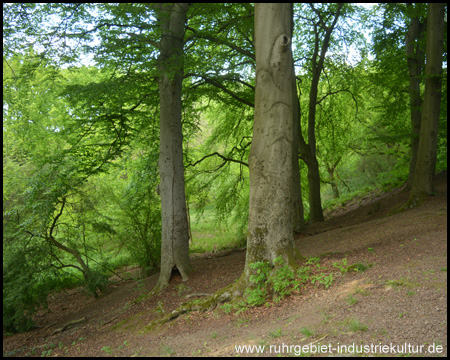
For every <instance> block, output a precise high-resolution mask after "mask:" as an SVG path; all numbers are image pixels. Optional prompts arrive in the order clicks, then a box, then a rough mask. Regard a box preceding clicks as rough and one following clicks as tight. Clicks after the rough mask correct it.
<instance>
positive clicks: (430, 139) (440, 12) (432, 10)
mask: <svg viewBox="0 0 450 360" xmlns="http://www.w3.org/2000/svg"><path fill="white" fill-rule="evenodd" d="M444 13H445V4H442V3H441V4H436V3H430V4H429V5H428V19H427V46H426V55H427V61H426V67H425V76H426V79H425V96H424V103H423V112H422V121H421V126H420V139H419V150H418V153H417V162H416V168H415V170H414V178H413V183H412V188H411V195H410V197H409V200H408V202H407V204H406V206H410V207H414V206H418V205H420V204H422V203H423V202H424V201H425V198H426V197H427V196H428V195H431V194H432V193H433V177H434V171H435V168H436V151H437V137H438V125H439V113H440V106H441V85H442V60H443V59H442V53H443V35H444V26H445V25H444Z"/></svg>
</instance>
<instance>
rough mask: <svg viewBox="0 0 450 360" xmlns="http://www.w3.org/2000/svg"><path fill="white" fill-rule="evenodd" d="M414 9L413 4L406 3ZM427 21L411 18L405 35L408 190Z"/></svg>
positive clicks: (414, 157) (414, 158) (414, 159)
mask: <svg viewBox="0 0 450 360" xmlns="http://www.w3.org/2000/svg"><path fill="white" fill-rule="evenodd" d="M406 6H407V7H408V8H409V9H410V11H411V9H412V7H413V5H412V4H406ZM425 28H426V22H420V20H419V18H418V17H413V18H412V19H411V24H410V26H409V29H408V32H407V34H406V37H405V49H406V57H407V63H408V73H409V105H410V109H411V110H410V111H411V157H410V161H409V175H408V180H407V181H406V190H410V189H411V186H412V183H413V179H414V170H415V168H416V162H417V153H418V150H419V137H420V122H421V118H422V114H421V109H422V97H421V95H420V78H421V76H422V69H423V67H424V60H425V58H424V52H423V50H422V47H421V46H420V40H421V39H422V38H423V37H424V33H425V32H424V30H425Z"/></svg>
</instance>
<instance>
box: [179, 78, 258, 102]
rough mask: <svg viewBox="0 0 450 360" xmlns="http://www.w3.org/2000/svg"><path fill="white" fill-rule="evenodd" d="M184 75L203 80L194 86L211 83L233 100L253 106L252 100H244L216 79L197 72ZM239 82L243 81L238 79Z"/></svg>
mask: <svg viewBox="0 0 450 360" xmlns="http://www.w3.org/2000/svg"><path fill="white" fill-rule="evenodd" d="M186 77H199V78H201V79H203V82H202V83H198V84H196V85H195V87H198V86H200V85H203V84H211V85H213V86H215V87H217V88H219V89H221V90H222V91H223V92H225V93H227V94H228V95H230V96H231V97H232V98H233V99H235V100H237V101H239V102H241V103H243V104H245V105H247V106H250V107H252V108H254V107H255V104H254V103H252V102H250V101H248V100H246V99H244V98H242V97H240V96H238V95H236V93H234V92H233V91H231V90H228V89H227V88H226V87H225V86H223V85H222V84H221V83H220V82H218V81H216V80H212V79H209V78H206V77H205V76H202V75H198V74H193V73H189V74H186V75H185V78H186ZM239 82H241V83H244V82H242V81H239ZM244 84H245V85H247V86H251V85H249V84H246V83H244Z"/></svg>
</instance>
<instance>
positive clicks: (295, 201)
mask: <svg viewBox="0 0 450 360" xmlns="http://www.w3.org/2000/svg"><path fill="white" fill-rule="evenodd" d="M292 20H293V18H292ZM291 27H292V30H293V28H294V25H293V23H292V26H291ZM291 64H292V80H291V81H292V123H293V129H292V131H293V141H292V154H293V155H292V181H293V184H292V186H293V190H292V211H293V214H292V216H293V218H292V221H293V227H294V231H295V232H300V231H302V230H303V229H304V228H305V214H304V208H303V198H302V185H301V178H300V164H299V151H300V144H299V143H300V123H301V122H300V116H301V112H300V102H299V98H298V95H297V82H296V78H295V68H294V60H293V59H292V60H291Z"/></svg>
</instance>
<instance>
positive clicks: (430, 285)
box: [3, 172, 447, 357]
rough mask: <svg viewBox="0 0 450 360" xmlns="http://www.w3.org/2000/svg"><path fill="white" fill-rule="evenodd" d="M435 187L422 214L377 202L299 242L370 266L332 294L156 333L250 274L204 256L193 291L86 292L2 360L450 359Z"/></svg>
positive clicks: (55, 306) (10, 346)
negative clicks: (184, 307)
mask: <svg viewBox="0 0 450 360" xmlns="http://www.w3.org/2000/svg"><path fill="white" fill-rule="evenodd" d="M436 180H437V181H436V184H437V185H436V195H435V196H433V197H430V198H429V199H428V200H427V202H426V203H425V204H424V205H423V206H422V207H420V208H417V209H410V210H407V211H403V212H399V213H395V214H394V215H392V211H393V210H394V209H395V208H398V207H399V206H401V205H402V204H404V203H405V202H406V200H407V198H408V193H405V192H402V189H401V188H400V189H396V190H393V191H392V192H389V193H373V194H371V195H368V196H366V197H364V198H359V199H355V200H354V201H352V203H351V204H346V206H344V207H342V208H339V209H338V210H335V211H334V212H333V213H330V214H328V215H327V219H326V221H325V222H324V223H320V224H315V225H313V226H310V227H308V229H307V230H306V231H305V233H303V234H299V235H297V236H296V245H297V247H298V248H299V250H300V252H301V254H302V255H304V256H308V257H312V256H314V257H318V256H320V257H321V259H322V260H321V265H323V266H329V267H330V268H332V264H333V263H334V262H337V261H342V260H343V259H344V258H346V259H347V261H348V264H349V265H351V264H357V263H362V264H366V265H371V266H370V267H369V268H367V269H366V270H365V271H364V272H351V271H350V272H348V273H345V274H343V275H342V274H341V275H340V273H339V272H338V271H337V273H336V274H335V278H334V281H333V284H332V285H331V286H330V287H329V288H328V289H325V288H324V286H322V285H320V286H319V287H316V286H310V287H308V288H305V289H303V290H302V291H301V293H297V294H295V295H291V296H289V297H288V298H286V299H284V300H282V301H280V302H278V303H275V302H270V305H271V306H262V307H258V308H253V309H249V310H247V311H244V312H241V313H240V314H227V313H225V312H224V311H223V310H222V309H219V308H216V309H215V310H211V311H207V312H203V313H200V312H191V313H189V314H185V315H183V316H180V317H179V318H177V319H175V320H173V321H171V322H168V323H166V324H165V325H163V326H161V327H159V328H156V329H151V330H150V329H148V328H147V325H148V324H149V323H150V322H151V321H152V320H155V319H157V318H160V317H162V316H163V315H164V314H167V313H168V312H170V311H172V310H173V309H175V308H176V307H178V305H179V304H181V303H182V302H185V301H187V299H186V295H189V294H193V293H213V292H215V291H216V290H219V289H220V288H222V287H224V286H226V285H228V284H230V283H232V282H233V281H234V280H235V279H237V278H238V277H239V276H240V275H241V272H242V270H243V267H244V261H245V251H243V250H241V251H235V252H233V253H231V254H228V253H217V254H204V255H202V256H198V257H196V258H195V259H193V262H192V265H193V267H194V269H195V270H194V272H193V274H192V275H191V277H190V279H189V281H188V282H186V283H183V282H182V281H181V277H180V276H179V275H177V274H175V275H174V277H173V279H172V281H171V283H170V285H169V287H168V288H167V289H166V290H165V291H164V292H163V293H162V294H160V295H157V296H153V297H152V298H150V299H147V298H145V295H146V294H147V293H148V292H149V290H150V289H151V288H152V286H153V285H155V284H156V281H157V275H154V276H152V277H149V278H145V279H140V280H127V281H118V282H115V283H113V284H111V285H110V286H109V288H108V290H107V292H106V293H105V294H103V295H102V296H101V297H100V298H99V299H97V300H95V299H93V298H90V297H88V296H87V295H86V294H85V293H84V291H83V290H82V289H72V290H68V291H65V292H61V293H57V294H52V295H50V296H49V310H48V311H42V312H40V313H39V314H37V316H36V323H37V325H38V326H39V328H37V329H35V330H33V331H31V332H28V333H23V334H18V335H12V336H3V356H77V357H78V356H236V355H240V356H256V355H257V354H256V352H255V348H253V351H254V352H253V353H246V352H244V353H242V354H240V353H238V352H237V351H236V346H243V345H247V346H252V345H254V346H264V350H263V349H262V348H260V349H261V351H262V350H263V353H262V354H259V356H262V355H263V356H277V355H283V356H298V355H299V352H300V350H303V351H304V352H303V354H302V356H317V355H318V354H317V351H319V350H322V352H323V354H322V355H325V356H372V355H383V356H405V355H412V356H417V355H418V356H424V355H425V356H446V355H447V173H446V172H445V173H442V174H440V175H438V176H437V179H436ZM125 270H126V271H127V272H128V273H129V274H132V273H133V269H125ZM339 275H340V276H339ZM191 299H194V298H189V300H191ZM72 320H73V321H74V322H75V323H74V324H73V325H72V326H68V327H67V329H64V331H62V332H61V331H60V332H57V331H56V330H57V329H61V328H63V327H64V325H65V324H67V323H68V322H69V321H72ZM55 331H56V332H55ZM351 345H352V346H354V347H353V348H352V347H350V346H351ZM344 346H347V348H345V347H344ZM302 347H303V348H302ZM248 349H249V348H248ZM354 350H359V351H360V352H362V353H361V354H355V353H354ZM338 352H341V353H340V354H339V353H338Z"/></svg>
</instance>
